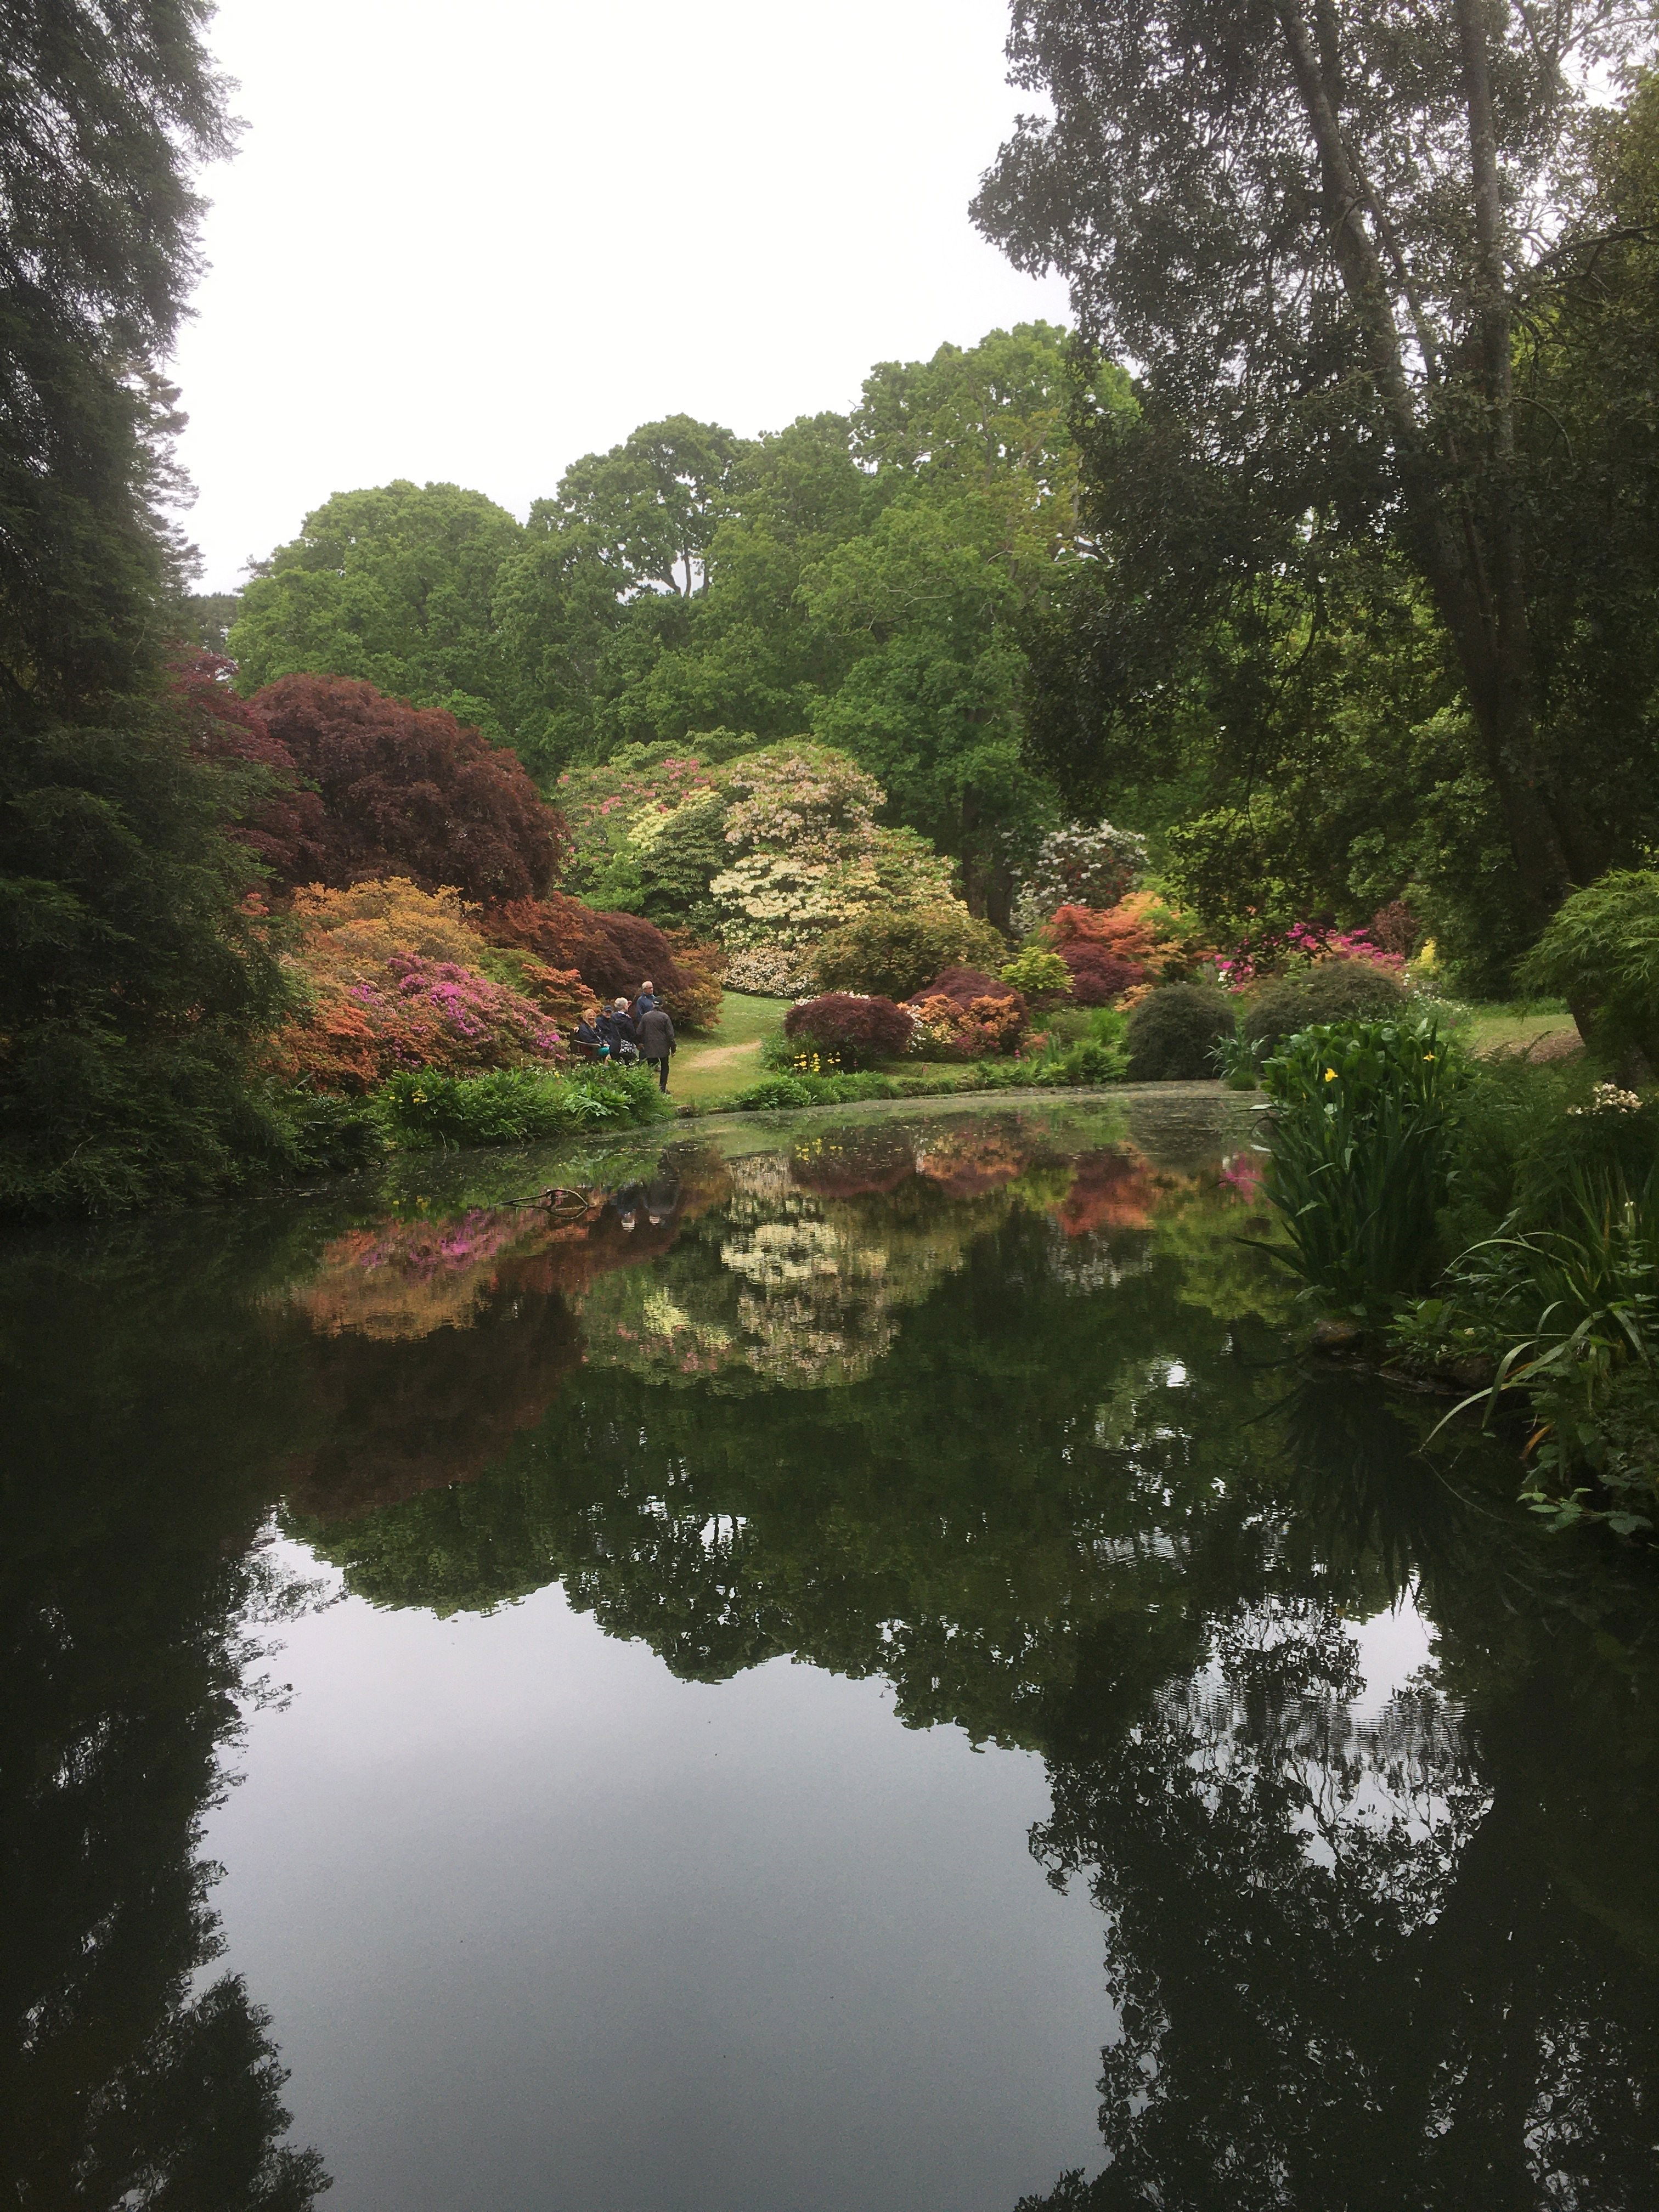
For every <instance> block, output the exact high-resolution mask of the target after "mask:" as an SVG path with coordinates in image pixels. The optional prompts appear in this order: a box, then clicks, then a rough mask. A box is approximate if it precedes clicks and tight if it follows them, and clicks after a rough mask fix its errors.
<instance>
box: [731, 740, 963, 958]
mask: <svg viewBox="0 0 1659 2212" xmlns="http://www.w3.org/2000/svg"><path fill="white" fill-rule="evenodd" d="M726 787H727V790H728V793H729V794H730V803H729V805H728V806H727V809H726V829H725V840H726V850H727V855H728V858H727V862H726V866H725V867H724V868H723V869H722V870H721V871H720V873H719V874H718V875H717V876H715V877H714V878H713V880H712V882H711V883H710V885H709V892H710V896H712V898H713V900H714V906H715V908H716V911H717V913H718V915H719V918H720V935H721V937H722V939H724V941H725V944H726V950H727V951H728V953H729V954H730V956H731V966H730V969H729V974H728V981H730V983H731V985H732V987H733V988H734V989H736V990H739V991H759V992H772V993H777V994H792V993H799V992H805V991H810V990H811V987H812V980H813V978H812V967H813V961H814V957H815V956H816V954H817V949H818V946H819V945H820V943H821V941H822V939H823V938H824V937H825V935H826V934H827V933H829V932H830V931H832V930H836V929H839V928H841V927H842V925H843V924H845V923H847V922H849V921H855V920H856V919H857V918H858V917H859V916H860V915H866V914H869V913H872V912H873V911H874V910H876V909H877V908H883V907H895V908H896V907H914V908H927V909H933V910H939V909H945V910H947V911H948V910H957V911H959V912H960V913H961V914H962V915H963V918H964V919H966V916H967V909H966V908H965V907H963V904H962V902H961V901H960V900H959V899H958V898H957V896H956V894H955V892H954V890H953V889H952V887H951V866H950V863H949V862H948V861H947V860H941V859H940V857H939V855H938V854H936V853H935V852H934V851H933V848H932V847H931V846H930V845H929V844H928V842H927V839H926V838H924V837H919V836H917V835H916V834H915V831H914V830H910V829H883V828H881V827H880V826H878V823H877V822H876V819H875V815H876V810H877V809H878V807H879V806H881V805H883V804H884V800H885V797H886V794H885V793H884V791H883V790H882V787H881V786H880V785H879V784H878V782H877V781H875V779H874V778H873V777H872V776H869V775H866V774H865V772H864V771H863V769H860V768H859V767H857V766H856V765H855V763H854V762H852V761H851V760H849V759H848V757H847V756H846V755H845V754H844V753H839V752H836V751H835V750H833V749H832V748H830V747H829V746H827V745H818V744H810V743H808V742H806V741H805V740H802V741H800V742H798V743H792V744H781V745H770V746H768V747H766V748H765V749H763V750H761V751H759V752H753V753H746V754H744V755H743V756H742V757H740V758H739V759H738V760H735V761H733V762H732V763H731V764H730V767H729V768H728V769H727V770H726Z"/></svg>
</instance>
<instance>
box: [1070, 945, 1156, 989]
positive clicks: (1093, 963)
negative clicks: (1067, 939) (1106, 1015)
mask: <svg viewBox="0 0 1659 2212" xmlns="http://www.w3.org/2000/svg"><path fill="white" fill-rule="evenodd" d="M1060 958H1061V959H1062V960H1063V961H1064V962H1065V963H1066V966H1067V967H1068V968H1069V969H1071V971H1072V996H1073V999H1074V1000H1076V1002H1077V1004H1078V1005H1079V1006H1115V1004H1116V1003H1117V1001H1118V1000H1120V999H1121V997H1122V996H1123V994H1124V993H1125V992H1126V991H1132V990H1133V988H1134V987H1135V985H1136V984H1137V983H1144V982H1145V981H1146V967H1145V966H1144V964H1143V963H1141V962H1140V961H1139V960H1127V959H1125V958H1124V957H1123V956H1122V955H1121V953H1117V952H1110V951H1108V950H1107V949H1106V947H1105V946H1104V945H1097V944H1093V943H1091V940H1090V939H1088V938H1086V937H1075V938H1073V939H1072V941H1071V943H1070V944H1069V945H1061V946H1060Z"/></svg>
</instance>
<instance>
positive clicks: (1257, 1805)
mask: <svg viewBox="0 0 1659 2212" xmlns="http://www.w3.org/2000/svg"><path fill="white" fill-rule="evenodd" d="M1230 1111H1232V1112H1234V1113H1236V1109H1230V1108H1229V1107H1228V1106H1227V1105H1226V1104H1225V1103H1224V1102H1220V1101H1214V1100H1210V1101H1195V1100H1191V1099H1188V1100H1186V1101H1180V1100H1177V1101H1176V1102H1174V1103H1171V1104H1170V1105H1169V1106H1167V1107H1166V1108H1164V1109H1162V1110H1160V1109H1155V1108H1152V1107H1149V1106H1140V1107H1136V1108H1131V1109H1129V1117H1128V1119H1127V1122H1126V1121H1124V1120H1123V1119H1122V1118H1121V1112H1120V1113H1119V1116H1118V1118H1116V1119H1114V1118H1113V1115H1111V1114H1109V1113H1107V1112H1106V1111H1104V1110H1103V1109H1095V1110H1090V1109H1085V1108H1082V1107H1071V1108H1066V1107H1055V1108H1053V1109H1030V1110H1024V1111H1020V1112H1018V1113H1016V1112H1006V1113H1001V1112H998V1113H993V1112H984V1113H981V1114H979V1115H964V1114H962V1113H960V1112H958V1111H953V1110H950V1109H940V1110H939V1111H934V1112H931V1113H923V1114H918V1113H916V1112H915V1110H914V1109H910V1110H908V1111H907V1112H906V1113H905V1114H904V1115H895V1114H890V1113H869V1114H865V1115H859V1116H847V1117H843V1118H842V1120H840V1121H835V1120H833V1119H826V1120H825V1121H822V1122H806V1121H799V1120H796V1121H790V1122H788V1123H783V1122H779V1123H778V1124H776V1125H775V1126H774V1127H766V1126H764V1125H762V1124H758V1123H752V1122H751V1123H747V1124H744V1123H738V1122H726V1123H720V1124H717V1123H713V1122H711V1123H709V1124H707V1125H705V1127H703V1128H702V1129H699V1130H698V1131H697V1132H696V1133H694V1134H690V1135H687V1134H684V1133H683V1131H676V1132H675V1133H673V1134H672V1135H671V1137H670V1138H669V1139H667V1140H666V1142H664V1141H663V1140H662V1139H660V1138H658V1139H653V1140H652V1141H651V1142H650V1143H649V1144H647V1143H646V1142H645V1141H644V1140H631V1141H629V1142H624V1143H622V1144H618V1145H614V1146H611V1148H609V1149H608V1150H601V1151H596V1152H593V1153H592V1154H591V1155H588V1156H585V1157H583V1158H579V1159H578V1158H572V1157H571V1156H568V1155H566V1156H564V1157H563V1158H546V1159H538V1160H532V1161H531V1162H529V1163H526V1162H525V1161H523V1160H516V1161H515V1160H509V1159H489V1160H482V1161H481V1160H478V1159H472V1160H451V1161H448V1162H443V1161H437V1162H428V1163H422V1164H418V1165H416V1166H413V1167H409V1166H406V1167H404V1168H403V1169H402V1170H400V1171H399V1173H398V1176H395V1177H393V1178H391V1179H390V1180H388V1182H386V1184H384V1185H382V1186H379V1187H377V1188H374V1189H373V1190H356V1191H352V1190H342V1191H336V1192H333V1193H331V1194H321V1195H318V1196H314V1197H313V1198H312V1199H310V1200H305V1201H295V1202H289V1203H288V1204H285V1205H284V1206H273V1207H269V1208H265V1209H263V1210H258V1211H254V1212H249V1213H247V1214H245V1215H243V1216H240V1217H237V1218H227V1217H222V1216H217V1215H213V1216H198V1217H195V1218H188V1219H182V1218H181V1219H176V1220H171V1221H165V1222H155V1223H149V1224H146V1225H140V1226H126V1227H122V1228H118V1229H112V1230H108V1231H96V1232H80V1231H76V1232H73V1233H67V1232H60V1233H57V1234H53V1235H51V1236H43V1237H33V1238H29V1239H26V1240H20V1241H16V1242H14V1243H12V1244H11V1245H10V1246H9V1247H8V1248H7V1249H5V1250H4V1251H3V1253H0V1292H3V1297H4V1314H5V1333H4V1339H3V1357H4V1367H3V1382H4V1388H5V1406H4V1413H5V1429H4V1436H5V1471H4V1487H3V1529H0V1534H3V1553H0V1557H3V1570H0V1571H3V1575H4V1578H5V1590H4V1635H5V1646H6V1653H7V1658H6V1680H5V1684H4V1697H3V1718H0V1751H3V1792H4V1798H3V1822H4V1837H5V1847H6V1853H7V1858H6V1866H7V1882H6V1897H7V1923H8V1926H7V1942H6V1944H5V1947H4V1964H3V1968H0V1973H3V1980H4V1988H5V1999H6V2018H5V2054H4V2060H3V2065H4V2075H3V2079H0V2105H3V2109H4V2111H5V2112H6V2114H7V2115H8V2116H9V2117H8V2121H7V2125H6V2130H5V2136H4V2141H5V2146H6V2148H5V2152H4V2156H5V2158H6V2160H8V2162H9V2166H10V2168H11V2171H10V2172H9V2175H8V2180H9V2185H10V2187H11V2188H12V2190H13V2191H14V2192H15V2201H16V2202H17V2203H18V2204H19V2205H20V2206H24V2207H28V2208H35V2207H48V2206H49V2207H59V2206H70V2205H74V2206H82V2205H84V2206H94V2207H98V2208H100V2209H101V2208H113V2207H115V2206H118V2205H135V2206H137V2205H144V2206H152V2205H153V2206H156V2207H162V2206H165V2207H167V2208H169V2212H173V2208H179V2212H185V2209H186V2208H187V2212H198V2208H199V2212H229V2208H235V2207H242V2206H252V2205H260V2206H272V2207H276V2206H283V2207H288V2206H294V2207H298V2206H302V2205H305V2204H307V2203H310V2202H312V2201H313V2197H315V2196H316V2194H317V2192H319V2191H320V2190H321V2189H322V2188H323V2187H324V2186H325V2184H329V2183H331V2184H332V2193H331V2195H330V2197H328V2200H327V2201H328V2203H329V2204H330V2205H331V2207H335V2208H338V2212H392V2208H396V2212H427V2208H431V2212H440V2208H462V2207H467V2208H470V2207H472V2206H479V2207H486V2206H487V2207H489V2208H491V2212H496V2208H500V2212H531V2208H535V2212H889V2208H890V2212H1013V2207H1014V2205H1015V2203H1016V2200H1018V2199H1022V2198H1024V2197H1048V2195H1049V2193H1050V2192H1052V2191H1055V2189H1056V2188H1057V2186H1058V2185H1060V2178H1061V2175H1062V2174H1063V2173H1064V2172H1067V2171H1076V2170H1081V2173H1082V2176H1083V2179H1082V2180H1081V2181H1080V2182H1078V2183H1074V2184H1069V2185H1066V2190H1065V2191H1063V2192H1062V2193H1061V2195H1060V2197H1059V2198H1057V2200H1056V2202H1057V2203H1063V2204H1065V2205H1066V2206H1068V2207H1073V2206H1083V2205H1086V2206H1088V2207H1091V2208H1094V2207H1107V2206H1110V2207H1118V2206H1129V2205H1135V2206H1148V2207H1158V2208H1162V2212H1183V2208H1193V2209H1194V2212H1212V2208H1213V2212H1224V2208H1225V2212H1255V2208H1257V2207H1261V2208H1267V2207H1294V2208H1297V2212H1346V2208H1356V2209H1357V2208H1362V2207H1363V2208H1367V2212H1370V2208H1375V2209H1376V2212H1397V2208H1416V2207H1435V2208H1439V2207H1445V2208H1447V2212H1451V2208H1454V2207H1456V2208H1471V2209H1472V2212H1485V2208H1487V2207H1491V2208H1504V2212H1508V2208H1534V2207H1537V2208H1546V2207H1548V2208H1558V2207H1559V2208H1572V2212H1615V2208H1616V2209H1617V2212H1623V2209H1624V2208H1630V2212H1650V2208H1651V2207H1652V2206H1653V2205H1654V2204H1655V2203H1659V2148H1656V2145H1659V1757H1656V1753H1659V1719H1656V1715H1659V1638H1656V1628H1659V1601H1656V1600H1659V1585H1656V1579H1655V1577H1654V1576H1653V1575H1652V1574H1651V1572H1650V1571H1647V1570H1645V1569H1644V1567H1643V1566H1642V1565H1641V1564H1640V1563H1639V1562H1632V1561H1629V1560H1624V1559H1620V1557H1619V1556H1617V1555H1616V1554H1613V1553H1611V1552H1609V1551H1607V1550H1606V1549H1604V1548H1603V1547H1601V1545H1600V1544H1599V1543H1598V1542H1596V1541H1593V1540H1585V1541H1582V1542H1581V1541H1577V1540H1576V1539H1575V1540H1571V1541H1567V1540H1562V1539H1551V1538H1547V1537H1545V1536H1543V1535H1541V1534H1540V1533H1539V1531H1538V1530H1537V1528H1535V1527H1534V1525H1532V1524H1531V1523H1530V1522H1528V1520H1527V1518H1526V1516H1524V1515H1522V1514H1521V1513H1519V1512H1518V1511H1517V1510H1516V1509H1515V1508H1514V1507H1513V1506H1512V1504H1510V1495H1511V1493H1512V1492H1513V1490H1514V1488H1515V1487H1516V1484H1515V1480H1514V1464H1513V1460H1512V1458H1511V1457H1507V1456H1505V1455H1504V1454H1503V1453H1502V1452H1500V1451H1498V1450H1497V1449H1495V1448H1492V1449H1487V1448H1485V1447H1480V1446H1473V1445H1472V1446H1470V1447H1468V1448H1467V1449H1463V1450H1462V1451H1461V1452H1457V1453H1453V1452H1450V1451H1448V1450H1446V1449H1437V1450H1436V1452H1435V1453H1434V1454H1433V1455H1432V1456H1431V1457H1425V1456H1424V1455H1423V1454H1422V1452H1421V1450H1420V1449H1419V1447H1420V1445H1421V1443H1422V1440H1423V1438H1424V1437H1425V1435H1426V1433H1427V1431H1428V1430H1429V1429H1430V1428H1431V1427H1432V1425H1433V1424H1434V1421H1435V1420H1436V1419H1437V1418H1438V1416H1439V1413H1441V1411H1442V1410H1443V1407H1441V1406H1440V1405H1439V1404H1438V1403H1433V1402H1422V1401H1415V1400H1413V1399H1410V1398H1402V1397H1397V1396H1390V1395H1389V1394H1388V1393H1387V1392H1386V1391H1385V1390H1383V1389H1382V1387H1381V1386H1379V1385H1377V1384H1376V1383H1372V1382H1370V1381H1368V1380H1364V1379H1362V1378H1358V1377H1354V1376H1340V1375H1328V1374H1327V1375H1319V1374H1315V1373H1312V1372H1310V1371H1308V1370H1304V1368H1303V1367H1301V1366H1300V1365H1298V1364H1297V1361H1296V1360H1295V1359H1294V1358H1291V1357H1290V1356H1289V1354H1288V1352H1287V1347H1286V1340H1285V1335H1284V1334H1283V1331H1284V1327H1285V1321H1286V1319H1287V1315H1288V1308H1287V1306H1286V1304H1285V1290H1284V1287H1283V1284H1282V1280H1281V1279H1280V1277H1279V1273H1278V1272H1277V1271H1276V1270H1275V1269H1274V1268H1273V1264H1272V1263H1271V1261H1267V1260H1266V1259H1264V1258H1263V1257H1262V1255H1260V1254H1259V1253H1258V1252H1256V1251H1255V1250H1254V1249H1251V1248H1250V1247H1249V1245H1248V1244H1247V1243H1243V1242H1241V1237H1248V1236H1249V1235H1251V1234H1253V1233H1260V1232H1261V1226H1262V1225H1261V1218H1260V1216H1259V1214H1258V1212H1256V1211H1255V1207H1254V1205H1253V1200H1252V1194H1251V1185H1250V1165H1251V1163H1250V1157H1249V1153H1248V1152H1247V1151H1246V1150H1245V1149H1244V1146H1245V1137H1244V1134H1243V1125H1242V1124H1241V1122H1240V1121H1238V1120H1237V1118H1234V1119H1231V1120H1230V1119H1229V1118H1228V1115H1229V1113H1230ZM710 1131H717V1132H718V1133H717V1134H714V1135H711V1134H709V1133H708V1132H710ZM555 1174H556V1175H557V1177H558V1179H559V1180H560V1181H562V1182H568V1183H578V1184H580V1185H581V1187H582V1188H584V1189H585V1190H586V1191H588V1192H589V1193H590V1194H592V1200H593V1205H592V1210H591V1212H590V1213H589V1215H588V1216H587V1218H586V1219H585V1220H584V1221H582V1222H581V1223H580V1225H573V1226H569V1227H554V1226H552V1225H550V1224H549V1222H548V1221H547V1219H546V1218H545V1217H544V1216H543V1215H540V1214H538V1213H537V1212H533V1211H526V1210H524V1209H522V1208H520V1207H517V1206H513V1205H512V1204H510V1203H507V1201H508V1200H512V1199H513V1198H515V1197H517V1196H520V1195H521V1194H526V1193H527V1192H529V1191H531V1190H532V1189H534V1188H536V1187H537V1185H538V1183H539V1182H546V1181H548V1180H550V1179H552V1177H553V1176H554V1175H555ZM284 2074H286V2075H287V2077H288V2078H287V2080H286V2081H284V2080H283V2075H284Z"/></svg>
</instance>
